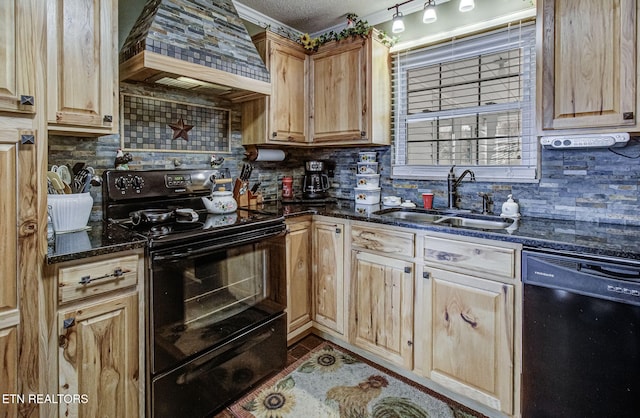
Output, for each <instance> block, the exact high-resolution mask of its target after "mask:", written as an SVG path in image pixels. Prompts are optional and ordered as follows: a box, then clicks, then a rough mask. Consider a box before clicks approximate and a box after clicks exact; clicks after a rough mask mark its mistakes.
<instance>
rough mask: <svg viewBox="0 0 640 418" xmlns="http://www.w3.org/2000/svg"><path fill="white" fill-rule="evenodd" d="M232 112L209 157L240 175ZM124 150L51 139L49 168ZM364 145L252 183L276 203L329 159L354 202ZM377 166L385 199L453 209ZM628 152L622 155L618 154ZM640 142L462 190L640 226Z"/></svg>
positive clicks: (159, 156)
mask: <svg viewBox="0 0 640 418" xmlns="http://www.w3.org/2000/svg"><path fill="white" fill-rule="evenodd" d="M123 89H124V90H126V91H131V92H134V93H136V94H141V93H144V94H147V95H151V96H162V97H164V98H167V97H169V98H170V99H171V98H173V99H175V100H184V99H185V98H184V97H181V96H180V94H176V93H173V92H167V91H162V90H159V91H151V90H149V89H148V88H147V87H138V86H135V85H123ZM189 100H190V102H195V103H200V104H203V105H209V106H217V105H219V104H220V103H218V102H213V101H211V100H210V99H208V98H198V99H194V98H193V96H189ZM224 107H228V108H230V109H231V135H230V142H231V144H230V149H231V152H230V153H228V154H224V153H223V154H220V153H218V152H217V151H215V150H213V149H212V150H211V154H213V153H215V154H217V155H218V154H219V155H222V156H224V157H225V162H224V165H223V167H226V168H229V170H230V171H231V175H232V176H234V177H235V176H237V175H238V173H239V168H240V166H241V165H242V162H243V159H244V151H245V150H244V148H243V147H242V145H241V141H242V137H241V130H240V122H241V119H240V118H241V114H240V111H239V106H237V105H230V104H228V103H225V106H224ZM118 148H120V138H119V136H117V135H112V136H104V137H99V138H76V137H62V136H50V137H49V164H50V165H51V164H65V163H66V164H70V165H71V166H72V165H73V164H75V163H76V162H78V161H83V162H86V163H87V164H89V165H92V166H93V167H94V168H95V169H96V171H97V172H98V173H101V172H102V171H103V170H104V169H108V168H113V162H114V159H115V155H116V152H117V150H118ZM360 150H361V149H359V148H320V149H317V148H313V149H310V148H286V149H285V152H286V158H285V160H284V161H282V162H255V163H254V167H255V168H254V171H253V175H252V179H251V182H252V183H253V182H257V181H260V182H261V186H260V190H261V191H262V193H263V194H264V195H265V197H266V198H277V197H278V196H279V194H280V191H281V184H282V177H284V176H293V179H294V183H293V187H294V192H298V193H299V192H300V191H301V188H302V176H303V174H304V161H306V160H311V159H314V160H324V161H326V163H327V166H328V169H329V174H330V177H331V178H330V180H331V183H332V185H333V188H332V189H331V191H330V193H331V195H332V196H335V197H337V198H345V199H353V198H354V190H353V189H354V187H355V185H356V167H357V164H356V162H357V159H358V152H359V151H360ZM366 150H368V151H369V150H371V151H376V152H377V155H378V161H379V172H380V186H381V187H382V195H383V196H385V195H398V196H401V197H402V198H403V199H410V200H412V201H414V202H418V201H419V200H420V195H421V193H422V192H425V191H430V192H433V193H434V195H435V197H434V207H436V208H438V207H445V206H446V204H447V196H446V190H447V184H446V180H443V181H427V180H425V181H416V180H403V179H391V178H390V168H391V163H392V158H393V156H392V147H374V148H366ZM618 153H619V154H623V155H625V156H627V157H625V156H623V155H619V154H618ZM132 155H133V158H134V160H133V161H132V162H131V163H129V167H130V168H131V169H134V170H138V169H151V168H174V167H176V166H180V167H183V168H208V167H209V159H210V154H192V153H180V152H175V153H172V152H154V151H150V150H145V151H143V152H138V151H134V152H132ZM639 155H640V144H639V143H638V142H637V141H636V140H632V141H630V143H629V145H628V146H627V147H625V148H621V149H617V150H616V153H614V152H612V151H609V150H606V149H597V150H569V151H567V150H542V154H541V164H540V169H541V179H540V182H539V183H513V184H509V183H495V184H492V183H483V182H476V183H470V182H467V181H465V182H463V183H462V184H461V186H460V187H459V189H458V191H459V194H460V195H461V198H462V202H463V206H464V207H465V208H473V209H481V208H482V199H481V198H480V197H479V196H478V193H479V192H488V193H491V194H492V196H493V200H494V202H495V203H494V212H496V213H499V212H500V208H501V205H502V203H503V202H504V201H505V200H506V199H507V195H509V194H513V196H514V198H515V200H516V201H517V202H519V204H520V212H521V213H522V215H523V216H525V217H526V216H534V217H546V218H556V219H567V220H581V221H594V222H608V223H618V224H629V225H640V204H639V196H638V186H639V184H640V164H638V162H639V159H638V158H637V157H638V156H639ZM91 193H92V195H93V197H94V211H93V213H92V219H93V220H98V219H100V217H101V190H99V189H96V188H93V190H92V191H91Z"/></svg>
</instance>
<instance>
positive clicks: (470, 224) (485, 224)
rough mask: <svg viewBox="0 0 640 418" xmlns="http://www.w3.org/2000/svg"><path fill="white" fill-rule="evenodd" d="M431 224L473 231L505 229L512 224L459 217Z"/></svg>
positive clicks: (509, 221) (445, 218)
mask: <svg viewBox="0 0 640 418" xmlns="http://www.w3.org/2000/svg"><path fill="white" fill-rule="evenodd" d="M433 223H435V224H440V225H449V226H457V227H461V228H473V229H506V228H508V227H510V226H511V225H512V224H513V220H511V219H510V220H505V219H481V218H470V217H466V216H464V215H461V216H452V217H447V216H444V217H441V218H440V219H438V220H436V221H435V222H433Z"/></svg>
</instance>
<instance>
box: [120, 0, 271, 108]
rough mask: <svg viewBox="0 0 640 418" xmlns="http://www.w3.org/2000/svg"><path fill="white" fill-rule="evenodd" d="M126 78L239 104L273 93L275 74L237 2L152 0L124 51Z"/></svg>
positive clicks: (123, 75) (122, 60)
mask: <svg viewBox="0 0 640 418" xmlns="http://www.w3.org/2000/svg"><path fill="white" fill-rule="evenodd" d="M120 80H121V81H127V80H133V81H141V82H146V83H158V84H162V85H169V86H172V87H178V88H185V89H190V90H196V91H199V92H209V93H211V94H216V95H218V96H221V97H224V98H227V99H229V100H231V101H234V102H239V101H244V100H251V99H254V98H256V97H264V96H265V95H269V94H271V83H270V79H269V72H268V71H267V68H266V66H265V64H264V62H263V61H262V58H261V57H260V55H259V54H258V51H257V50H256V47H255V46H254V45H253V42H251V37H250V36H249V33H248V32H247V29H246V28H245V26H244V24H243V23H242V20H241V19H240V17H239V16H238V12H237V10H236V8H235V6H234V5H233V2H232V0H148V1H147V4H146V5H145V7H144V9H143V10H142V13H141V14H140V17H138V20H137V21H136V23H135V25H134V26H133V29H132V30H131V33H130V34H129V36H128V37H127V39H126V41H125V43H124V45H123V47H122V50H121V51H120Z"/></svg>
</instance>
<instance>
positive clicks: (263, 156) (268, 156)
mask: <svg viewBox="0 0 640 418" xmlns="http://www.w3.org/2000/svg"><path fill="white" fill-rule="evenodd" d="M257 151H258V154H257V155H256V157H255V159H251V157H249V159H251V161H283V160H284V157H285V154H284V151H282V150H279V149H257Z"/></svg>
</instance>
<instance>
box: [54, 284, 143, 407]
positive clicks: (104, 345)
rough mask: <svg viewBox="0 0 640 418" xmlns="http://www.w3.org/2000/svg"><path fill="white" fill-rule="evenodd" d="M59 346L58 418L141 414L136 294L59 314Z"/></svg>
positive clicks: (67, 310) (62, 311)
mask: <svg viewBox="0 0 640 418" xmlns="http://www.w3.org/2000/svg"><path fill="white" fill-rule="evenodd" d="M58 345H59V351H58V366H59V372H58V373H59V392H58V393H59V394H61V395H65V396H64V397H62V398H61V400H62V401H61V402H60V404H59V416H60V417H67V416H73V417H86V418H90V417H114V418H116V417H135V416H137V415H138V413H139V411H138V410H139V397H140V395H139V383H138V376H139V375H140V372H141V369H140V367H139V360H138V353H139V345H138V294H137V292H133V293H129V294H126V295H123V296H119V297H116V298H113V299H107V300H104V301H101V302H98V303H95V304H93V303H91V304H86V305H83V306H79V307H75V308H70V309H62V310H60V311H59V313H58ZM76 398H77V399H76Z"/></svg>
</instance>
